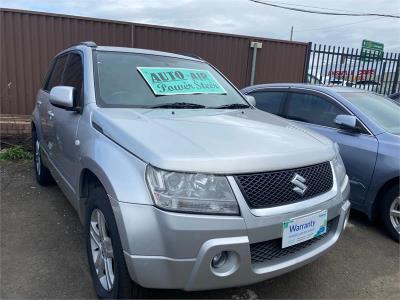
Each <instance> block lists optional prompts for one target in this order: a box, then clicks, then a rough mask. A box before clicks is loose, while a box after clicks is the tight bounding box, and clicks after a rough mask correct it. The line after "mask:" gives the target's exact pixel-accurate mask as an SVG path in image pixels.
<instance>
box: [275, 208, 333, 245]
mask: <svg viewBox="0 0 400 300" xmlns="http://www.w3.org/2000/svg"><path fill="white" fill-rule="evenodd" d="M327 223H328V211H327V210H321V211H318V212H315V213H311V214H308V215H305V216H300V217H297V218H293V219H290V220H289V221H286V222H283V226H282V227H283V233H282V248H287V247H290V246H293V245H296V244H299V243H302V242H305V241H308V240H310V239H312V238H315V237H317V236H320V235H322V234H325V233H326V229H327Z"/></svg>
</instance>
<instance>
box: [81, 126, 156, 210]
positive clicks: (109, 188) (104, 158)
mask: <svg viewBox="0 0 400 300" xmlns="http://www.w3.org/2000/svg"><path fill="white" fill-rule="evenodd" d="M91 131H92V137H91V138H90V139H86V142H84V143H82V146H81V167H82V172H81V176H82V174H83V170H84V169H88V170H90V171H91V172H92V173H94V174H95V175H96V176H97V178H98V179H99V180H100V182H101V183H102V185H103V187H104V188H105V190H106V192H107V194H108V195H109V197H112V198H113V199H114V200H115V201H119V202H126V203H135V204H147V205H152V204H153V201H152V199H151V196H150V193H149V191H148V189H147V185H146V181H145V170H146V163H145V162H143V161H142V160H140V159H139V158H137V157H135V156H134V155H133V154H131V153H129V152H128V151H126V150H125V149H123V148H122V147H120V146H119V145H117V144H116V143H114V142H113V141H111V140H110V139H109V138H107V137H106V136H104V135H103V134H101V133H100V132H98V131H96V130H95V129H93V128H92V129H91ZM79 182H80V187H79V191H81V190H82V186H81V185H82V184H83V180H82V178H81V180H79Z"/></svg>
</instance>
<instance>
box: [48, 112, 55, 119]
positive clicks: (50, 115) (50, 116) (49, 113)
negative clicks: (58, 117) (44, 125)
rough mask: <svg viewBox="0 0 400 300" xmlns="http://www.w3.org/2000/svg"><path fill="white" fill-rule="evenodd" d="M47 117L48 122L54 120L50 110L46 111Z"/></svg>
mask: <svg viewBox="0 0 400 300" xmlns="http://www.w3.org/2000/svg"><path fill="white" fill-rule="evenodd" d="M47 115H48V116H49V118H50V120H51V119H53V118H54V113H53V112H52V111H51V110H48V111H47Z"/></svg>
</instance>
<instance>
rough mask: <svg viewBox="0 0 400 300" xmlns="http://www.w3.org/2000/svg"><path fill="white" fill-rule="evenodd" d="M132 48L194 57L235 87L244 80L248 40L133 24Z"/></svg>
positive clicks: (245, 82) (240, 84)
mask: <svg viewBox="0 0 400 300" xmlns="http://www.w3.org/2000/svg"><path fill="white" fill-rule="evenodd" d="M133 46H134V47H135V48H145V49H153V50H161V51H168V52H174V53H183V54H195V55H197V56H200V57H201V58H203V59H205V60H206V61H208V62H210V63H211V64H213V65H214V66H216V67H217V68H218V69H219V70H220V71H221V72H222V73H224V75H225V76H227V77H228V78H229V79H230V80H231V81H232V82H233V83H234V84H235V85H237V86H239V87H243V86H245V85H246V84H247V83H248V81H246V79H247V69H248V51H249V39H248V38H247V37H241V36H230V35H222V34H214V33H208V32H202V31H192V30H180V29H172V28H161V27H152V26H145V25H134V41H133Z"/></svg>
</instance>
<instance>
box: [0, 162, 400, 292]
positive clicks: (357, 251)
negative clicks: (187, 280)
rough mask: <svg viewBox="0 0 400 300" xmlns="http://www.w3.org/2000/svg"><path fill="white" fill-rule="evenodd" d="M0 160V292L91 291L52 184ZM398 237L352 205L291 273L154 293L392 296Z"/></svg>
mask: <svg viewBox="0 0 400 300" xmlns="http://www.w3.org/2000/svg"><path fill="white" fill-rule="evenodd" d="M0 167H1V201H0V208H1V236H0V237H1V261H0V269H1V279H0V280H1V281H0V283H1V294H0V298H1V299H6V298H8V299H9V298H14V299H21V298H53V299H54V298H94V297H95V294H94V291H93V288H92V283H91V278H90V275H89V271H88V265H87V259H86V253H85V243H84V237H83V229H82V227H81V224H80V222H79V220H78V216H77V214H76V213H75V211H74V210H73V208H72V206H71V205H70V204H69V202H68V201H67V199H66V198H65V197H64V195H63V194H62V193H61V191H60V190H59V188H58V187H57V186H51V187H46V188H44V187H40V186H39V185H37V183H36V182H35V180H34V176H33V169H32V167H31V163H28V162H20V163H8V162H2V163H0ZM399 263H400V259H399V244H397V243H395V242H394V241H392V240H391V239H390V238H388V237H387V235H386V234H385V233H384V232H383V230H382V229H381V226H380V225H379V224H374V223H371V222H369V221H368V219H367V218H366V217H365V216H364V215H362V214H360V213H358V212H355V211H352V213H351V218H350V222H349V226H348V228H347V229H346V231H345V232H344V234H343V236H342V238H341V239H340V241H339V242H338V243H337V244H336V246H335V247H334V248H333V249H332V250H331V251H330V252H329V253H327V254H326V255H324V256H322V257H321V258H319V259H318V260H316V261H315V262H313V263H311V264H309V265H307V266H305V267H302V268H300V269H298V270H296V271H294V272H291V273H288V274H285V275H282V276H280V277H277V278H274V279H271V280H267V281H264V282H261V283H258V284H255V285H252V286H246V287H239V288H233V289H226V290H217V291H207V292H196V293H185V292H181V291H165V290H159V291H156V292H155V295H154V296H155V297H156V298H228V299H247V298H252V299H258V298H259V299H261V298H331V299H333V298H336V299H338V298H341V299H343V298H379V299H400V271H399V266H400V264H399Z"/></svg>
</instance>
